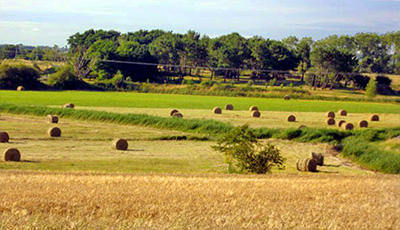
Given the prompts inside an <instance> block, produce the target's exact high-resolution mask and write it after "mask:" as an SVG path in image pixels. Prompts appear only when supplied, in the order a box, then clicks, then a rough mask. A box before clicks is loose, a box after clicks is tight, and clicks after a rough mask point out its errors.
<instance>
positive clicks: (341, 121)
mask: <svg viewBox="0 0 400 230" xmlns="http://www.w3.org/2000/svg"><path fill="white" fill-rule="evenodd" d="M344 123H346V121H345V120H340V121H339V122H338V123H337V126H338V127H339V128H340V127H342V125H343V124H344Z"/></svg>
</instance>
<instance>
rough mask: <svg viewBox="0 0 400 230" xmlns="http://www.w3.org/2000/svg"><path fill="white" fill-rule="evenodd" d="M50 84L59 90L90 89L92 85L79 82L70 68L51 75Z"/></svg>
mask: <svg viewBox="0 0 400 230" xmlns="http://www.w3.org/2000/svg"><path fill="white" fill-rule="evenodd" d="M48 84H49V85H51V86H53V87H54V88H55V89H59V90H75V89H89V88H90V85H89V84H87V83H85V82H84V81H82V80H79V79H78V78H77V77H76V76H75V75H74V74H73V73H72V70H71V68H69V67H68V66H66V67H64V68H62V69H61V70H59V71H58V72H57V73H55V74H53V75H50V77H49V79H48Z"/></svg>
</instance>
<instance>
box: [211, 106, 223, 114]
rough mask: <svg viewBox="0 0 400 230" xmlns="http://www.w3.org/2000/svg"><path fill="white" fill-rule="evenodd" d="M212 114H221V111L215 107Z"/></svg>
mask: <svg viewBox="0 0 400 230" xmlns="http://www.w3.org/2000/svg"><path fill="white" fill-rule="evenodd" d="M213 112H214V114H221V113H222V109H221V108H219V107H215V108H214V109H213Z"/></svg>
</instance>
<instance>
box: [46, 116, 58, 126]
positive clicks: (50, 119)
mask: <svg viewBox="0 0 400 230" xmlns="http://www.w3.org/2000/svg"><path fill="white" fill-rule="evenodd" d="M47 123H50V124H57V123H58V117H57V116H54V115H50V114H49V115H47Z"/></svg>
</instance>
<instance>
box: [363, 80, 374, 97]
mask: <svg viewBox="0 0 400 230" xmlns="http://www.w3.org/2000/svg"><path fill="white" fill-rule="evenodd" d="M365 94H366V95H367V96H368V97H369V98H372V97H375V96H376V94H377V87H376V81H374V80H370V81H369V82H368V85H367V88H366V89H365Z"/></svg>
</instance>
